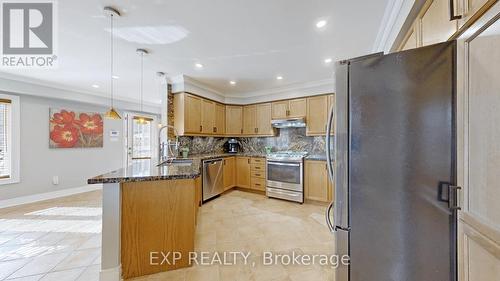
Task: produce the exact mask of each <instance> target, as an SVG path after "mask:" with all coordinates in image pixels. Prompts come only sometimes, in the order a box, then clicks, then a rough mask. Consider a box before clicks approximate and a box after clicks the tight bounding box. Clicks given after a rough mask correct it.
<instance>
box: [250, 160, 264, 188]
mask: <svg viewBox="0 0 500 281" xmlns="http://www.w3.org/2000/svg"><path fill="white" fill-rule="evenodd" d="M250 188H251V189H253V190H259V191H266V160H265V158H258V157H252V158H250Z"/></svg>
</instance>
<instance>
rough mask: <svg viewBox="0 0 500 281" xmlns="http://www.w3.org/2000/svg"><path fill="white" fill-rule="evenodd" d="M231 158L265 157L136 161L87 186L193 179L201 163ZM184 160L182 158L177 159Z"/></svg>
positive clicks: (320, 157) (256, 154) (211, 155)
mask: <svg viewBox="0 0 500 281" xmlns="http://www.w3.org/2000/svg"><path fill="white" fill-rule="evenodd" d="M231 156H245V157H266V154H265V153H259V152H240V153H223V152H221V153H204V154H193V155H189V157H188V158H186V159H191V160H193V163H192V164H191V165H175V164H174V165H163V166H160V167H158V166H156V165H157V164H158V161H157V160H156V159H151V160H138V161H136V162H134V163H133V164H132V165H130V166H128V167H126V168H122V169H118V170H115V171H112V172H109V173H106V174H103V175H99V176H96V177H93V178H90V179H88V180H87V182H88V184H97V183H120V182H135V181H157V180H176V179H194V178H197V177H199V176H200V175H201V170H202V165H201V163H202V161H203V160H206V159H214V158H221V157H231ZM179 159H184V158H179ZM306 160H320V161H325V160H326V156H325V155H308V156H307V157H306Z"/></svg>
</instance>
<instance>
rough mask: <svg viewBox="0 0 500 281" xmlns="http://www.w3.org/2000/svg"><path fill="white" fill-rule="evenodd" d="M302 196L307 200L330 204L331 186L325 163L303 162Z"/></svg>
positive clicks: (331, 196)
mask: <svg viewBox="0 0 500 281" xmlns="http://www.w3.org/2000/svg"><path fill="white" fill-rule="evenodd" d="M304 193H305V194H304V195H305V198H306V199H308V200H314V201H320V202H331V201H332V200H333V194H334V192H333V185H332V183H331V182H330V180H329V179H328V170H327V166H326V161H314V160H306V161H305V171H304Z"/></svg>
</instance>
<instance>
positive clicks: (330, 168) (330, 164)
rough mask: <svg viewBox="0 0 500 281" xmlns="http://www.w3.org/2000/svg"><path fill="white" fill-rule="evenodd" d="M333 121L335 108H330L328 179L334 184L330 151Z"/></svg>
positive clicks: (327, 131) (327, 155) (327, 133)
mask: <svg viewBox="0 0 500 281" xmlns="http://www.w3.org/2000/svg"><path fill="white" fill-rule="evenodd" d="M332 121H333V106H332V108H330V113H329V114H328V122H327V124H326V165H327V166H328V177H329V178H330V181H331V182H332V183H334V178H333V176H334V175H333V167H332V154H331V151H330V147H331V140H332V136H331V133H332Z"/></svg>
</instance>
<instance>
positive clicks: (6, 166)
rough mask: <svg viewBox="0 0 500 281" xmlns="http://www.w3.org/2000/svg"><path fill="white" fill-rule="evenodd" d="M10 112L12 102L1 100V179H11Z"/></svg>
mask: <svg viewBox="0 0 500 281" xmlns="http://www.w3.org/2000/svg"><path fill="white" fill-rule="evenodd" d="M10 111H11V101H10V100H7V99H0V179H5V178H10V176H11V167H10V163H11V153H10V149H11V148H10V137H11V136H10V133H11V120H10Z"/></svg>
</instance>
